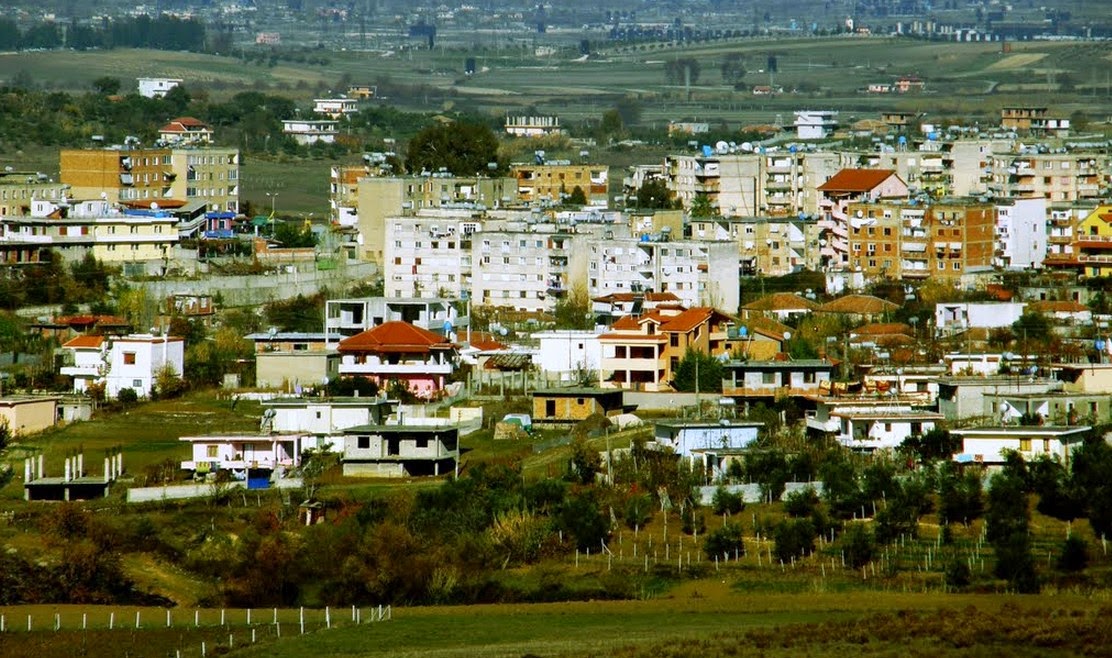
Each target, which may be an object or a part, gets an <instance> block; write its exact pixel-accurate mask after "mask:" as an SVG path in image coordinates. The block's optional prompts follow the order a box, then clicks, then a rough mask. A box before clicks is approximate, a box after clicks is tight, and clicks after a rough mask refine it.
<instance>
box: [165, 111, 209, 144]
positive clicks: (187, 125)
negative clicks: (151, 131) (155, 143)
mask: <svg viewBox="0 0 1112 658" xmlns="http://www.w3.org/2000/svg"><path fill="white" fill-rule="evenodd" d="M158 139H159V141H162V142H165V143H166V144H174V145H179V144H181V145H184V144H211V143H212V128H210V127H209V126H208V124H207V123H205V122H204V121H201V120H200V119H196V118H194V117H178V118H177V119H171V120H170V121H169V122H167V124H166V125H164V126H162V127H161V128H159V129H158Z"/></svg>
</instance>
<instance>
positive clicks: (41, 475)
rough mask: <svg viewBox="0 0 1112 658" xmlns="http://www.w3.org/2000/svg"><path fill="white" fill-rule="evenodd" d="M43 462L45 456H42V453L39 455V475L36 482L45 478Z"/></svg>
mask: <svg viewBox="0 0 1112 658" xmlns="http://www.w3.org/2000/svg"><path fill="white" fill-rule="evenodd" d="M32 459H33V458H32ZM42 460H43V455H42V453H41V452H40V453H39V474H38V475H36V476H35V479H36V480H37V479H39V478H41V477H43V468H42Z"/></svg>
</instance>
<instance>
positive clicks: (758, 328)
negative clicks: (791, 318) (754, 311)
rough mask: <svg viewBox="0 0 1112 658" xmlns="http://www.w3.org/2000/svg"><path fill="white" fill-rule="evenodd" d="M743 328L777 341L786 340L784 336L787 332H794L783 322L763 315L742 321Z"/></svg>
mask: <svg viewBox="0 0 1112 658" xmlns="http://www.w3.org/2000/svg"><path fill="white" fill-rule="evenodd" d="M741 326H743V327H745V328H746V329H748V330H749V332H750V333H752V332H756V333H759V334H764V335H765V336H768V337H769V338H775V339H776V340H784V334H785V333H786V332H789V331H792V328H791V327H789V326H788V325H786V324H784V323H782V322H777V321H776V320H773V319H772V318H769V317H766V316H763V315H754V316H752V317H748V318H745V319H744V320H742V321H741Z"/></svg>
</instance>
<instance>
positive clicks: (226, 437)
mask: <svg viewBox="0 0 1112 658" xmlns="http://www.w3.org/2000/svg"><path fill="white" fill-rule="evenodd" d="M304 436H307V435H306V434H303V433H300V432H299V433H294V434H212V435H209V436H183V437H179V438H178V441H187V442H189V443H220V442H223V441H234V442H236V443H274V442H275V441H292V440H294V439H300V438H302V437H304Z"/></svg>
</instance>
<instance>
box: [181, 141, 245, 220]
mask: <svg viewBox="0 0 1112 658" xmlns="http://www.w3.org/2000/svg"><path fill="white" fill-rule="evenodd" d="M172 162H173V165H172V166H173V169H172V171H173V174H174V178H173V179H172V184H171V186H170V195H171V196H172V197H173V198H174V199H177V200H179V201H185V202H186V203H204V204H206V206H207V210H221V211H225V212H239V150H238V149H233V148H220V147H204V148H175V149H174V150H173V161H172Z"/></svg>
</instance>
